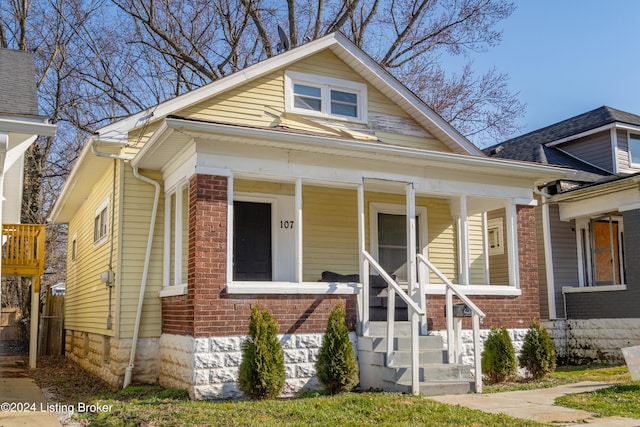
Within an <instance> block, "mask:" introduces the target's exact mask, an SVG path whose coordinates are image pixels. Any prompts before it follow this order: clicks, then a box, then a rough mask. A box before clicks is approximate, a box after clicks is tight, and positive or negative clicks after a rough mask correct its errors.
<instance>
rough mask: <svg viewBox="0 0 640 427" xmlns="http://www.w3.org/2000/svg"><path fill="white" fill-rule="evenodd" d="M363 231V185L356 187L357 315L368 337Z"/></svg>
mask: <svg viewBox="0 0 640 427" xmlns="http://www.w3.org/2000/svg"><path fill="white" fill-rule="evenodd" d="M364 251H365V231H364V183H362V184H359V185H358V252H359V253H358V259H359V260H360V262H359V266H360V270H359V273H360V282H362V292H360V293H359V294H358V302H359V304H358V306H359V309H358V314H359V315H360V322H361V327H362V335H363V336H368V335H369V261H367V260H366V259H365V257H364Z"/></svg>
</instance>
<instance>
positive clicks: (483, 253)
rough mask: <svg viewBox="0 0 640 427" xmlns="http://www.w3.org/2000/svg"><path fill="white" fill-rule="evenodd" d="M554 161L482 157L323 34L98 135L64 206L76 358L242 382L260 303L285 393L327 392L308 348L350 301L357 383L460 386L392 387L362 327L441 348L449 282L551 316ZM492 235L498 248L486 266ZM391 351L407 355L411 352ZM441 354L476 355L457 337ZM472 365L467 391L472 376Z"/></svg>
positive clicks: (192, 385) (488, 306)
mask: <svg viewBox="0 0 640 427" xmlns="http://www.w3.org/2000/svg"><path fill="white" fill-rule="evenodd" d="M562 175H563V173H562V172H559V170H558V169H556V168H553V167H546V166H541V165H531V164H526V163H522V162H514V161H507V160H495V159H490V158H488V157H486V156H485V155H484V154H483V153H482V152H481V151H480V150H478V149H477V148H476V147H475V146H474V145H473V144H471V143H470V142H469V141H468V140H467V139H466V138H464V137H463V136H462V135H461V134H460V133H458V132H457V131H456V130H455V129H453V128H452V127H451V126H450V125H449V124H448V123H447V122H445V121H444V120H443V119H442V118H441V117H440V116H438V115H437V114H435V113H434V112H433V111H432V110H431V109H429V107H427V106H426V105H425V104H424V103H423V102H422V101H421V100H420V99H418V98H417V97H416V96H415V95H414V94H413V93H411V92H410V91H409V90H408V89H407V88H405V87H404V86H403V85H402V84H401V83H400V82H399V81H397V80H396V79H395V78H393V77H392V76H391V75H390V74H388V73H387V72H386V71H384V70H383V69H381V68H380V67H379V66H378V65H377V64H376V63H375V62H374V61H373V60H372V59H371V58H370V57H368V56H367V55H366V54H365V53H364V52H362V51H361V50H360V49H359V48H357V47H356V46H355V45H353V44H352V43H351V42H350V41H349V40H348V39H347V38H346V37H344V36H343V35H341V34H339V33H336V34H331V35H328V36H326V37H324V38H321V39H318V40H315V41H312V42H309V43H307V44H305V45H303V46H300V47H297V48H295V49H292V50H290V51H286V52H284V53H281V54H279V55H277V56H275V57H273V58H270V59H267V60H265V61H262V62H260V63H258V64H256V65H253V66H251V67H249V68H247V69H245V70H242V71H240V72H238V73H235V74H233V75H230V76H228V77H225V78H223V79H221V80H218V81H216V82H213V83H211V84H208V85H206V86H203V87H201V88H199V89H196V90H194V91H192V92H190V93H187V94H185V95H182V96H179V97H177V98H175V99H171V100H169V101H166V102H164V103H162V104H159V105H157V106H155V107H153V108H151V109H149V110H147V111H142V112H140V113H138V114H135V115H132V116H130V117H128V118H126V119H124V120H121V121H118V122H116V123H113V124H111V125H109V126H106V127H105V128H103V129H100V130H99V131H98V132H97V133H96V134H95V135H94V136H93V137H92V138H90V139H89V141H87V144H86V146H85V148H84V150H83V152H82V154H81V156H80V158H79V160H78V162H77V164H76V166H75V168H74V170H73V172H72V174H71V176H70V178H69V181H68V182H67V184H66V187H65V188H64V191H63V193H62V195H61V197H60V199H59V201H58V203H57V205H56V207H55V209H54V213H53V216H52V219H53V220H54V221H55V222H58V223H67V224H69V248H68V280H67V282H68V284H67V299H68V302H67V304H66V313H65V325H66V327H67V331H66V334H67V340H66V343H67V348H66V353H67V356H68V357H70V358H72V359H73V360H76V361H77V362H78V363H80V364H81V366H83V367H85V368H86V369H88V370H90V371H92V372H94V373H96V374H98V375H100V376H101V377H102V378H105V379H106V380H107V381H109V382H110V383H111V384H113V385H120V386H122V385H124V386H127V385H128V384H130V383H131V381H142V382H160V383H161V384H163V385H166V386H171V387H180V388H185V389H187V390H189V392H190V395H191V396H192V397H193V398H198V399H204V398H220V397H234V396H238V395H239V394H240V392H239V390H238V388H237V386H236V384H235V381H236V378H237V371H238V366H239V364H240V359H241V353H240V345H241V343H242V340H243V339H244V337H245V335H246V334H247V331H248V318H249V313H250V309H251V306H252V305H254V304H259V305H260V306H261V307H264V308H268V309H269V310H270V311H271V312H272V313H273V314H274V316H275V317H276V319H277V320H278V322H279V325H280V332H281V334H282V335H281V336H282V338H281V340H282V342H283V347H284V348H285V359H286V363H287V385H286V388H285V394H293V393H296V392H298V391H300V390H302V389H305V388H313V387H318V383H317V379H316V378H315V371H314V360H315V355H316V354H317V351H318V348H319V346H320V343H321V340H322V334H323V332H324V330H325V327H326V321H327V318H328V313H329V311H330V310H331V308H332V307H333V305H334V304H335V303H336V302H337V300H338V299H342V300H344V301H345V303H346V307H347V313H348V318H347V323H348V327H349V328H350V331H352V336H353V340H354V345H356V348H357V350H358V357H359V360H360V372H361V374H360V375H361V381H360V383H361V386H362V387H365V388H368V387H384V388H386V389H393V390H400V391H413V392H417V391H420V390H423V391H424V390H427V389H429V390H430V391H428V392H429V393H434V392H436V393H437V392H447V391H450V390H445V389H443V388H441V386H438V385H437V384H436V385H433V384H432V385H431V388H429V387H428V383H429V378H426V377H424V374H422V376H421V377H420V378H418V377H416V376H415V375H417V374H412V375H414V377H412V378H411V379H410V381H409V380H407V379H406V378H405V379H400V378H399V377H398V378H396V379H394V380H391V381H387V380H385V381H387V382H385V383H384V384H383V383H380V382H379V381H382V380H381V378H382V375H381V374H379V373H377V372H378V371H376V369H377V368H375V367H374V366H373V365H375V363H373V361H374V360H378V359H379V357H378V356H377V355H375V354H374V353H375V352H376V351H378V350H377V349H375V348H373V347H375V346H372V345H370V341H368V340H370V339H373V338H374V337H375V336H377V335H379V334H383V335H385V336H386V334H392V335H395V336H400V335H402V334H405V333H407V334H408V333H409V332H408V331H409V330H411V334H412V336H413V337H415V338H417V336H418V335H431V336H429V337H426V336H425V337H420V338H421V340H425V339H431V340H436V341H435V342H436V343H437V344H436V347H437V346H439V349H438V351H437V352H436V354H439V355H440V356H439V357H440V359H442V356H441V355H442V349H443V348H444V347H443V341H442V337H441V336H440V335H447V333H445V332H444V331H446V330H448V331H449V332H448V334H449V335H450V334H451V333H454V331H453V329H452V328H453V326H452V325H453V323H450V322H446V321H445V316H444V311H445V309H444V306H445V304H446V305H447V310H450V309H452V306H451V302H452V301H453V298H452V297H451V296H450V295H451V294H456V295H457V297H456V299H459V300H461V301H464V302H466V303H467V305H468V308H470V309H471V311H472V312H473V323H474V325H476V326H477V324H476V323H477V322H476V321H477V320H478V319H479V318H483V319H484V320H483V324H482V328H483V329H488V328H489V327H490V326H492V325H496V326H503V325H504V326H507V327H510V328H513V329H518V328H526V327H528V326H529V324H530V322H531V320H532V319H533V318H538V317H539V308H538V305H537V301H538V295H537V286H538V284H537V270H536V268H535V266H536V259H535V256H536V246H535V221H534V219H535V217H534V206H535V204H536V202H535V199H534V197H533V188H534V186H535V185H537V184H540V183H544V182H546V181H548V180H550V179H554V178H556V177H558V176H562ZM495 212H498V213H499V214H498V216H499V217H500V218H501V220H502V222H500V223H499V224H500V226H499V227H498V226H497V225H496V224H497V223H496V222H495V221H492V218H493V216H495ZM488 213H492V215H493V216H490V217H488ZM489 225H491V227H490V226H489ZM498 238H500V239H501V240H500V242H501V243H500V245H499V246H500V248H499V249H501V250H502V252H501V255H502V258H501V259H504V262H501V263H500V265H499V267H496V268H500V273H501V274H499V275H495V274H493V275H492V274H491V267H492V264H493V263H492V261H491V260H492V258H494V257H492V256H489V255H490V251H493V252H495V250H496V248H494V247H493V246H490V239H494V240H495V239H498ZM496 241H497V240H496ZM532 263H533V264H532ZM532 265H533V268H532ZM498 277H499V278H500V280H497V279H496V278H498ZM492 278H493V279H494V280H492ZM472 301H473V302H472ZM448 318H449V319H450V320H451V322H453V320H452V318H453V315H450V316H448ZM390 320H395V321H396V322H393V321H390ZM466 322H467V321H464V322H456V324H457V325H458V326H459V327H457V328H456V329H457V330H458V333H461V328H467V329H468V328H469V327H470V324H467V323H466ZM395 325H398V327H397V330H395V331H394V326H395ZM403 328H404V329H403ZM383 332H384V333H383ZM441 333H442V334H441ZM446 339H448V340H449V342H452V343H453V339H454V338H453V337H451V338H446ZM437 340H440V341H437ZM418 341H419V340H415V342H416V345H415V347H412V349H411V354H412V356H411V364H410V365H411V368H412V369H411V372H415V373H417V372H419V370H418V369H417V363H418V362H417V360H418V359H417V358H414V356H415V355H417V354H418V353H417V352H421V351H423V350H421V349H420V348H419V346H420V345H419V344H418ZM420 342H423V341H420ZM475 344H476V348H477V344H478V342H477V341H476V342H475ZM380 351H386V352H387V354H386V355H385V356H386V357H387V359H386V360H390V359H389V357H393V354H391V353H393V352H398V356H396V357H397V359H396V363H395V365H394V367H393V368H394V369H395V367H401V366H402V363H401V362H400V360H401V359H400V355H399V354H400V352H402V351H405V350H404V349H401V348H396V349H393V348H392V349H386V350H380ZM407 351H409V350H408V349H407ZM447 354H448V360H447V361H446V362H447V363H460V362H462V363H463V364H464V363H465V360H463V358H462V356H461V353H456V352H455V351H454V346H453V345H451V346H448V353H447ZM420 357H421V358H422V356H420ZM425 357H426V356H425ZM476 360H477V358H476ZM440 362H441V360H440ZM466 362H468V361H466ZM471 363H474V362H473V361H472V362H471ZM388 365H389V364H388ZM383 368H385V369H386V368H389V369H391V368H392V367H391V366H385V367H383ZM475 369H476V374H475V376H476V377H479V375H480V372H479V368H478V365H477V363H476V367H475ZM460 372H462V374H461V376H460V377H459V378H455V380H457V381H458V382H459V383H460V384H461V387H462V388H460V389H458V391H460V392H465V391H466V392H468V391H469V385H470V382H472V381H473V378H472V377H471V376H470V375H469V372H470V371H469V369H468V368H467V369H466V370H465V369H464V368H461V369H460ZM385 375H386V374H385ZM416 378H417V380H416ZM416 381H417V382H416ZM418 383H420V384H418ZM407 384H409V385H408V386H407V387H408V388H407V387H405V386H406V385H407ZM439 387H440V388H439ZM475 387H476V391H480V390H479V388H480V387H481V385H478V381H476V382H475Z"/></svg>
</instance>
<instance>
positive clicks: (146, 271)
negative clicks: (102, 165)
mask: <svg viewBox="0 0 640 427" xmlns="http://www.w3.org/2000/svg"><path fill="white" fill-rule="evenodd" d="M90 144H91V151H92V152H93V154H95V155H96V156H99V157H107V158H110V159H114V160H124V161H131V160H132V159H133V157H128V156H122V155H119V154H111V153H104V152H101V151H98V149H97V148H96V146H95V141H94V140H91V142H90ZM132 168H133V175H134V176H135V177H136V178H137V179H139V180H140V181H142V182H146V183H147V184H151V185H153V186H154V189H155V191H154V196H153V207H152V210H151V221H150V223H149V235H148V236H147V249H146V252H145V257H144V266H143V269H142V280H141V282H140V294H139V296H138V308H137V310H136V321H135V324H134V329H133V342H132V343H131V353H130V354H129V365H128V366H127V367H126V368H125V372H124V381H123V384H122V388H126V387H128V386H129V385H130V384H131V377H132V376H133V368H134V366H135V358H136V347H137V344H138V335H139V333H140V320H141V318H142V305H143V303H144V294H145V291H146V288H147V278H148V275H149V264H150V261H151V246H152V244H153V233H154V231H155V225H156V217H157V214H158V202H159V200H160V184H159V183H158V182H157V181H154V180H153V179H151V178H147V177H146V176H143V175H140V172H139V170H138V167H137V166H132ZM111 241H112V242H113V238H112V240H111Z"/></svg>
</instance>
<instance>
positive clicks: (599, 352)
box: [484, 106, 640, 361]
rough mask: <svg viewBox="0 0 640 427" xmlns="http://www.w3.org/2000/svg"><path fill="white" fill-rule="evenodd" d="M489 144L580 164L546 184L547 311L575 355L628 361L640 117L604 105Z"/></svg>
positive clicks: (542, 249)
mask: <svg viewBox="0 0 640 427" xmlns="http://www.w3.org/2000/svg"><path fill="white" fill-rule="evenodd" d="M484 151H485V153H486V154H488V155H490V156H493V157H499V158H508V159H517V160H524V161H529V162H537V163H542V164H551V165H558V166H563V167H567V168H571V169H574V170H576V174H575V175H574V176H573V177H572V179H571V180H559V181H555V182H552V183H550V184H548V185H547V186H546V187H544V188H540V192H539V196H540V202H541V203H540V206H539V208H538V212H537V221H538V236H539V238H538V247H539V250H538V254H539V269H538V271H539V278H540V293H539V296H540V309H541V318H543V319H545V318H546V319H549V320H551V321H554V322H550V323H548V324H547V325H548V326H550V327H551V328H553V329H554V333H555V335H556V336H559V335H563V334H566V339H567V342H566V350H567V353H566V355H567V357H568V358H569V359H570V360H572V361H582V360H590V359H591V360H593V359H598V360H603V361H607V360H619V359H620V358H621V357H622V354H621V352H620V348H621V347H627V346H630V345H638V344H640V310H639V309H638V307H639V306H640V262H639V261H640V191H639V190H640V116H639V115H635V114H631V113H627V112H624V111H620V110H616V109H614V108H611V107H607V106H603V107H600V108H597V109H595V110H593V111H589V112H587V113H584V114H581V115H578V116H575V117H572V118H570V119H567V120H564V121H561V122H559V123H555V124H553V125H551V126H547V127H545V128H542V129H539V130H536V131H533V132H530V133H528V134H526V135H522V136H519V137H517V138H513V139H510V140H508V141H505V142H503V143H500V144H497V145H495V146H492V147H489V148H486V149H485V150H484ZM541 237H542V238H541ZM564 320H566V322H565V321H564ZM558 342H559V343H561V345H560V346H561V348H560V349H559V350H560V353H561V354H562V353H563V351H564V348H562V347H563V346H564V343H562V341H557V343H558Z"/></svg>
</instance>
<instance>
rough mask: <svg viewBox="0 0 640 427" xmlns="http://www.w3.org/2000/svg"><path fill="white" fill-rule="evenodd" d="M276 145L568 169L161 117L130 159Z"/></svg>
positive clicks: (526, 172) (520, 172)
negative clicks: (212, 145) (194, 147)
mask: <svg viewBox="0 0 640 427" xmlns="http://www.w3.org/2000/svg"><path fill="white" fill-rule="evenodd" d="M195 139H197V140H207V141H212V142H225V143H232V144H243V145H253V146H262V147H272V148H280V149H286V150H295V151H300V152H309V153H319V154H320V153H321V154H324V155H330V156H340V157H341V158H344V157H353V158H357V159H370V160H378V161H385V162H392V163H395V164H402V165H414V166H420V167H433V168H442V169H449V170H454V171H455V170H460V171H465V172H469V171H471V172H475V173H482V174H485V175H493V176H501V177H505V178H513V177H518V178H520V179H528V180H531V181H532V182H533V183H535V184H538V185H541V184H543V183H546V182H549V181H553V180H557V179H559V178H565V177H567V176H570V174H571V170H566V169H561V168H557V167H554V166H545V165H539V164H533V163H527V162H520V161H512V160H502V159H494V158H486V157H477V156H469V155H462V154H452V153H443V152H436V151H428V150H422V149H416V148H408V147H402V146H397V145H391V144H384V143H380V142H368V141H361V140H355V139H345V138H339V137H332V136H327V135H320V134H309V133H306V134H301V133H297V132H292V131H290V130H285V129H277V128H257V127H250V126H239V125H231V124H225V123H218V122H207V121H194V120H187V119H183V118H177V117H173V118H167V119H165V120H164V122H163V124H162V125H161V126H160V127H159V128H158V130H157V131H156V132H155V133H154V135H153V136H152V137H151V139H150V140H149V142H148V143H147V144H146V145H145V146H144V147H143V148H142V150H140V152H139V153H138V155H137V156H136V157H135V158H134V159H133V161H132V163H133V165H134V166H138V167H140V168H145V169H156V170H160V169H162V168H163V167H164V166H165V165H166V164H167V163H168V162H170V161H171V160H172V159H174V158H175V157H176V156H177V155H178V154H179V153H180V152H181V151H182V150H183V149H184V147H185V145H186V144H187V143H188V142H189V141H191V140H195Z"/></svg>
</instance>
